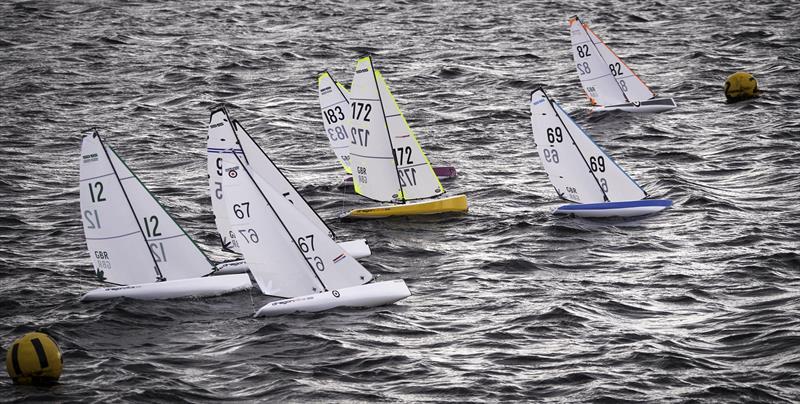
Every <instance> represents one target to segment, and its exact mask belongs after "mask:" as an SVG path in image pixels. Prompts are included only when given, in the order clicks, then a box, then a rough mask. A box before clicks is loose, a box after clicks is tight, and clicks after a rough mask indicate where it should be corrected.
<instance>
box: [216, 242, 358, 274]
mask: <svg viewBox="0 0 800 404" xmlns="http://www.w3.org/2000/svg"><path fill="white" fill-rule="evenodd" d="M338 244H339V247H342V249H343V250H344V251H345V252H346V253H347V255H349V256H351V257H353V258H355V259H359V258H364V257H369V256H370V255H372V250H370V249H369V244H367V240H366V239H363V238H361V239H357V240H350V241H342V242H341V243H338ZM216 268H217V270H216V271H214V276H220V275H231V274H244V273H247V271H249V270H250V267H248V266H247V262H245V260H234V261H227V262H221V263H219V264H217V265H216Z"/></svg>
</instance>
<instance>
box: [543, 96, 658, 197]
mask: <svg viewBox="0 0 800 404" xmlns="http://www.w3.org/2000/svg"><path fill="white" fill-rule="evenodd" d="M531 126H532V129H533V137H534V140H535V141H536V149H537V152H538V153H539V157H540V158H541V160H542V165H543V166H544V169H545V171H546V172H547V175H548V177H549V178H550V182H551V183H552V184H553V186H554V187H555V188H556V191H557V192H558V194H559V196H561V197H562V198H564V199H567V200H570V201H573V202H578V203H600V202H621V201H633V200H639V199H642V198H644V197H645V196H647V194H646V193H645V192H644V191H643V190H642V189H641V188H640V187H639V185H637V184H636V182H635V181H633V179H631V178H630V177H629V176H628V174H627V173H625V171H623V170H622V169H621V168H620V167H619V166H618V165H617V164H616V163H615V162H614V160H612V159H611V157H609V156H608V155H607V154H605V152H603V150H601V149H600V147H598V146H597V144H595V143H594V142H593V141H592V139H591V138H589V136H588V134H586V132H584V131H583V129H581V128H580V127H579V126H578V124H576V123H575V122H574V121H573V120H572V119H571V118H570V117H569V115H567V113H566V112H565V111H564V110H563V109H561V107H560V106H559V105H558V104H557V103H556V102H555V101H552V100H550V99H549V98H548V97H547V95H546V94H545V93H544V91H543V90H541V89H539V90H536V91H534V92H533V93H532V94H531Z"/></svg>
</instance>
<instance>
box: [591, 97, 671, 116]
mask: <svg viewBox="0 0 800 404" xmlns="http://www.w3.org/2000/svg"><path fill="white" fill-rule="evenodd" d="M676 106H677V105H676V104H675V100H673V99H672V98H653V99H649V100H647V101H636V102H631V103H627V104H619V105H608V106H603V107H596V108H595V109H594V110H595V111H622V112H641V113H656V112H664V111H669V110H671V109H673V108H675V107H676Z"/></svg>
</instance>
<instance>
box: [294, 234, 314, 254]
mask: <svg viewBox="0 0 800 404" xmlns="http://www.w3.org/2000/svg"><path fill="white" fill-rule="evenodd" d="M297 246H298V247H300V251H302V252H303V253H307V252H311V251H314V235H313V234H309V235H307V236H305V237H298V238H297Z"/></svg>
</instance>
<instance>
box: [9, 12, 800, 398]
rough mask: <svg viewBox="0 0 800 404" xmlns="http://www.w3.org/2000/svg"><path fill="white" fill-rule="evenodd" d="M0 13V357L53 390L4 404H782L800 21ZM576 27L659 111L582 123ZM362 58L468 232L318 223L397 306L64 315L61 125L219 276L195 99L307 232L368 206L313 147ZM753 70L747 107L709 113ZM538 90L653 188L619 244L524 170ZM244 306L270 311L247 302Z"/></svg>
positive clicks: (128, 309)
mask: <svg viewBox="0 0 800 404" xmlns="http://www.w3.org/2000/svg"><path fill="white" fill-rule="evenodd" d="M630 3H631V2H627V1H603V2H598V3H593V2H580V3H578V4H574V5H573V6H572V7H568V6H565V5H563V2H556V1H546V2H535V1H529V2H514V3H513V4H508V3H506V2H490V1H481V2H465V3H462V2H433V3H425V4H418V3H417V2H407V3H406V2H403V3H392V4H385V5H380V4H379V5H375V4H373V3H372V2H368V1H355V2H346V4H345V3H342V2H326V3H323V4H317V5H311V4H310V3H309V4H307V3H306V2H299V1H298V2H290V3H284V4H285V5H282V6H274V5H265V4H262V3H261V2H235V3H231V2H206V1H201V2H183V3H176V4H160V3H149V2H121V1H110V2H102V3H100V2H98V3H94V2H91V3H87V4H84V3H75V2H61V1H52V2H16V1H12V2H4V3H2V4H0V15H2V17H0V21H2V23H0V66H2V69H0V94H2V103H1V104H0V114H1V115H2V117H3V120H2V121H1V122H0V154H2V156H4V159H3V161H2V164H0V206H2V210H1V211H0V212H1V214H0V228H1V229H2V230H0V277H1V278H2V281H0V282H2V283H1V284H0V317H2V324H0V345H2V346H3V347H4V348H6V347H8V346H9V344H10V343H11V341H13V340H14V339H15V338H17V337H18V336H20V335H22V334H23V333H25V332H27V331H31V330H34V329H43V330H45V331H46V332H48V333H50V334H51V335H53V336H54V337H55V338H57V339H58V340H59V341H60V344H61V347H62V349H63V350H64V354H65V370H64V375H63V377H62V379H61V381H62V383H61V384H60V385H58V386H56V387H52V388H49V389H42V388H25V387H18V386H13V385H12V384H11V382H10V380H8V379H4V380H2V381H0V397H2V400H12V401H16V400H24V399H33V400H59V401H95V402H106V401H109V400H120V401H128V400H130V401H179V400H186V401H206V400H215V399H233V400H271V401H298V402H308V401H318V402H319V401H321V402H328V401H410V402H419V401H436V402H440V401H453V402H465V401H481V402H482V401H496V400H515V401H523V400H524V401H527V400H547V401H568V402H575V401H615V402H616V401H623V400H631V401H650V402H669V401H677V402H682V401H695V400H696V401H723V402H731V401H748V402H752V401H760V402H781V401H786V402H790V401H797V400H798V397H800V378H798V373H800V293H799V292H800V254H799V253H798V246H799V245H800V243H799V242H798V240H799V239H800V238H799V236H798V234H799V233H800V215H799V214H798V213H797V210H798V209H797V206H798V204H800V192H799V191H800V169H798V165H799V164H800V153H799V152H798V147H800V132H799V131H798V129H799V128H800V119H798V114H797V111H798V107H799V106H800V89H798V87H797V78H798V73H799V71H798V64H800V57H799V56H798V55H800V52H799V51H798V50H799V48H800V33H798V30H797V21H798V17H800V16H799V15H798V14H800V12H798V8H797V7H796V5H793V4H792V3H791V2H770V1H761V2H757V4H752V5H746V4H745V2H739V3H733V4H732V3H730V2H728V1H675V2H663V3H662V2H647V4H646V5H638V6H631V5H630ZM576 13H579V14H580V15H581V16H582V18H583V19H584V20H585V21H588V22H589V23H590V24H591V26H592V27H593V29H594V30H595V32H597V33H598V34H599V35H600V36H601V37H602V38H603V39H604V40H606V42H607V43H609V45H610V46H611V47H612V48H614V49H615V50H616V51H617V53H618V54H620V55H621V56H622V57H623V58H624V59H625V60H626V62H627V63H628V64H629V65H630V66H631V67H632V68H634V69H635V70H636V71H637V73H639V75H640V76H642V78H643V79H644V80H645V81H647V82H648V83H649V84H650V85H651V86H652V87H653V88H654V90H655V91H656V92H658V93H660V94H663V95H668V96H673V97H675V99H676V101H677V103H678V105H679V108H678V109H676V110H674V111H672V112H668V113H664V114H659V115H631V114H605V115H599V114H591V113H590V112H589V109H588V103H587V102H586V100H585V99H584V98H583V93H582V91H581V89H580V86H579V83H578V80H577V76H576V74H575V71H574V69H573V66H572V58H571V54H570V51H569V35H568V31H567V19H568V17H569V16H571V15H573V14H576ZM366 53H370V54H372V55H374V56H375V64H376V67H377V68H379V69H381V70H382V71H383V73H384V75H385V76H386V77H387V80H388V81H389V84H390V85H391V87H392V90H393V92H394V93H395V96H396V97H397V98H398V101H399V102H400V104H401V107H402V108H403V109H404V111H405V113H406V116H407V118H408V119H409V121H410V124H411V125H412V127H413V128H415V130H416V131H417V133H418V135H419V137H420V141H421V143H422V145H423V147H424V148H425V149H426V150H427V152H428V156H429V158H430V159H431V160H432V161H433V162H434V163H437V164H452V165H455V166H456V167H457V168H458V169H459V172H460V174H461V176H460V177H459V178H458V179H457V180H456V181H455V182H450V183H446V184H445V186H446V187H447V188H448V190H449V191H450V192H451V193H456V192H466V193H467V194H468V196H469V199H470V208H471V210H470V213H469V215H466V216H463V217H449V218H427V219H414V220H405V219H399V220H381V221H373V222H346V223H342V222H338V221H335V220H333V221H332V224H333V226H334V229H335V230H337V233H338V234H339V235H340V236H344V237H345V238H348V237H366V238H367V239H368V240H369V241H370V242H371V244H372V245H373V252H374V254H373V256H372V257H370V258H369V259H365V260H362V261H363V262H364V263H365V265H366V266H367V267H368V269H370V270H371V271H373V272H374V273H376V274H380V275H382V276H383V277H385V278H395V277H402V278H404V279H406V281H407V282H408V284H409V286H410V288H411V289H412V291H413V293H414V295H413V296H412V297H411V298H409V299H407V300H405V301H402V302H401V303H399V304H395V305H392V306H387V307H382V308H377V309H370V310H344V311H338V312H334V313H328V314H319V315H305V316H284V317H279V318H274V319H267V320H265V319H253V318H251V317H250V316H251V314H252V312H253V303H251V295H250V294H247V293H245V294H239V295H233V296H226V297H220V298H214V299H205V300H198V301H188V302H187V301H168V302H136V301H111V302H102V303H92V304H80V303H78V302H77V298H78V297H79V296H80V295H81V294H82V293H84V292H86V291H88V290H89V289H91V288H94V287H98V286H100V285H99V284H98V283H97V282H96V281H95V280H94V278H93V276H92V272H91V264H90V261H89V258H88V254H87V252H86V250H85V244H84V240H83V231H82V228H81V222H80V218H79V213H78V211H79V207H78V170H77V168H78V149H79V144H80V133H81V131H83V130H85V129H87V128H89V127H92V126H97V127H98V128H100V130H101V133H103V134H104V136H105V138H106V140H107V142H108V143H109V144H111V145H112V146H114V147H115V149H116V150H117V151H118V153H119V154H120V155H121V156H123V158H125V159H126V160H127V162H128V163H129V165H130V166H131V167H132V168H133V169H134V170H135V171H136V172H137V173H138V174H139V175H140V177H141V178H142V179H143V181H144V182H145V183H146V184H147V185H149V186H150V188H151V190H152V191H153V192H154V193H155V194H156V195H158V196H159V197H160V198H161V200H162V202H163V203H164V204H165V205H166V206H167V207H168V208H169V210H170V212H171V213H173V214H174V215H175V216H176V217H177V218H178V220H179V221H180V222H181V223H182V224H183V225H184V226H185V227H186V229H187V231H188V232H189V233H190V234H191V235H192V236H194V237H195V238H196V239H197V240H198V241H199V242H200V244H201V245H202V246H203V247H204V248H205V249H206V250H207V251H208V252H209V254H211V255H212V256H214V257H215V258H220V259H222V258H226V257H224V256H223V255H221V253H220V252H219V248H218V245H217V239H216V237H215V231H214V225H213V217H212V215H211V211H210V207H209V206H210V200H209V198H208V196H207V193H206V185H207V182H206V173H205V157H204V153H205V151H204V148H205V137H206V129H205V125H206V123H207V119H208V107H210V106H211V105H213V104H215V103H217V102H226V103H228V104H229V105H231V108H230V109H231V113H232V114H233V115H234V116H235V117H236V118H238V119H240V120H241V121H242V122H243V123H244V124H245V125H246V127H247V128H248V129H249V132H250V133H251V134H252V135H253V136H254V137H255V138H256V139H257V140H258V141H259V142H260V143H261V144H262V145H263V146H264V147H265V148H266V149H267V150H268V151H269V152H270V153H271V156H272V157H273V159H274V160H275V161H276V163H277V164H278V165H280V166H281V167H282V168H284V169H285V170H286V172H287V175H288V176H289V177H290V179H291V180H293V181H294V182H295V183H296V184H301V187H300V188H301V192H303V193H304V195H306V197H307V199H309V200H310V201H311V202H312V204H313V205H314V206H316V207H318V209H319V211H320V213H321V214H322V215H323V216H324V217H327V218H334V217H335V216H336V215H337V214H339V213H340V212H341V210H342V209H343V208H349V207H355V206H363V204H362V202H361V201H360V200H359V199H358V198H356V197H355V196H353V195H344V196H343V195H342V194H341V193H340V192H339V191H337V190H336V189H335V188H334V187H333V184H335V183H336V182H338V181H339V180H340V178H341V172H340V168H339V167H338V166H337V163H336V162H335V159H334V157H333V155H332V153H331V152H330V151H329V150H328V147H327V144H326V140H325V138H324V137H323V134H322V124H321V121H320V117H319V110H318V103H317V98H316V97H317V95H316V80H315V78H316V75H317V73H318V72H320V71H321V70H323V69H326V68H328V69H331V71H332V72H333V73H334V74H335V75H336V76H337V77H338V78H339V79H340V80H344V81H349V80H350V78H351V77H352V67H353V66H354V63H355V60H356V58H357V57H359V56H362V55H363V54H366ZM742 69H743V70H748V71H750V72H752V73H753V74H754V75H755V76H756V77H757V78H758V79H759V83H760V85H761V87H762V88H763V89H764V90H765V94H764V96H763V97H761V98H760V99H758V100H754V101H749V102H743V103H739V104H734V105H726V104H725V103H724V97H723V94H722V83H723V81H724V79H725V77H726V76H727V75H728V74H730V73H733V72H735V71H737V70H742ZM539 85H544V86H546V89H547V91H548V93H549V94H550V95H551V96H552V97H554V98H555V99H557V100H558V101H559V102H561V103H562V105H563V106H564V107H565V108H566V109H567V110H568V111H571V112H572V113H573V115H574V117H575V119H576V120H577V121H578V122H579V123H580V124H582V125H584V127H585V128H586V129H587V130H588V131H589V132H590V133H592V134H593V135H594V137H595V138H596V140H597V142H598V143H599V144H601V145H602V146H603V147H605V148H606V149H607V150H608V151H609V153H610V154H612V155H613V156H614V157H615V158H616V159H617V160H618V162H620V164H621V165H622V166H623V167H624V168H625V169H626V170H627V171H629V172H630V173H631V175H632V176H633V177H634V178H636V179H637V180H638V181H639V182H640V183H641V184H642V185H643V186H644V187H645V189H646V190H647V191H648V192H649V193H650V194H651V195H653V196H656V197H665V198H671V199H673V200H674V201H675V206H674V207H673V208H672V209H670V210H668V211H666V212H665V213H664V214H661V215H658V216H655V217H652V218H649V219H647V220H645V221H642V222H639V223H630V224H627V225H625V226H619V225H610V224H608V225H596V224H592V223H588V222H583V221H578V220H574V219H557V218H554V217H553V216H552V215H551V214H550V212H551V211H552V210H553V209H554V208H555V207H556V206H558V205H559V202H558V201H557V200H556V195H555V192H554V191H553V190H552V188H551V187H550V185H549V184H548V183H547V179H546V175H545V174H544V172H543V171H542V169H541V166H540V164H539V162H538V157H537V156H536V154H535V152H534V151H533V150H532V145H533V141H532V137H531V130H530V122H529V116H528V106H527V102H528V96H529V93H530V91H531V90H533V89H535V88H536V87H537V86H539ZM252 298H253V299H255V302H256V304H258V303H259V299H261V298H260V297H259V296H258V295H256V294H254V295H253V296H252Z"/></svg>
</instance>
